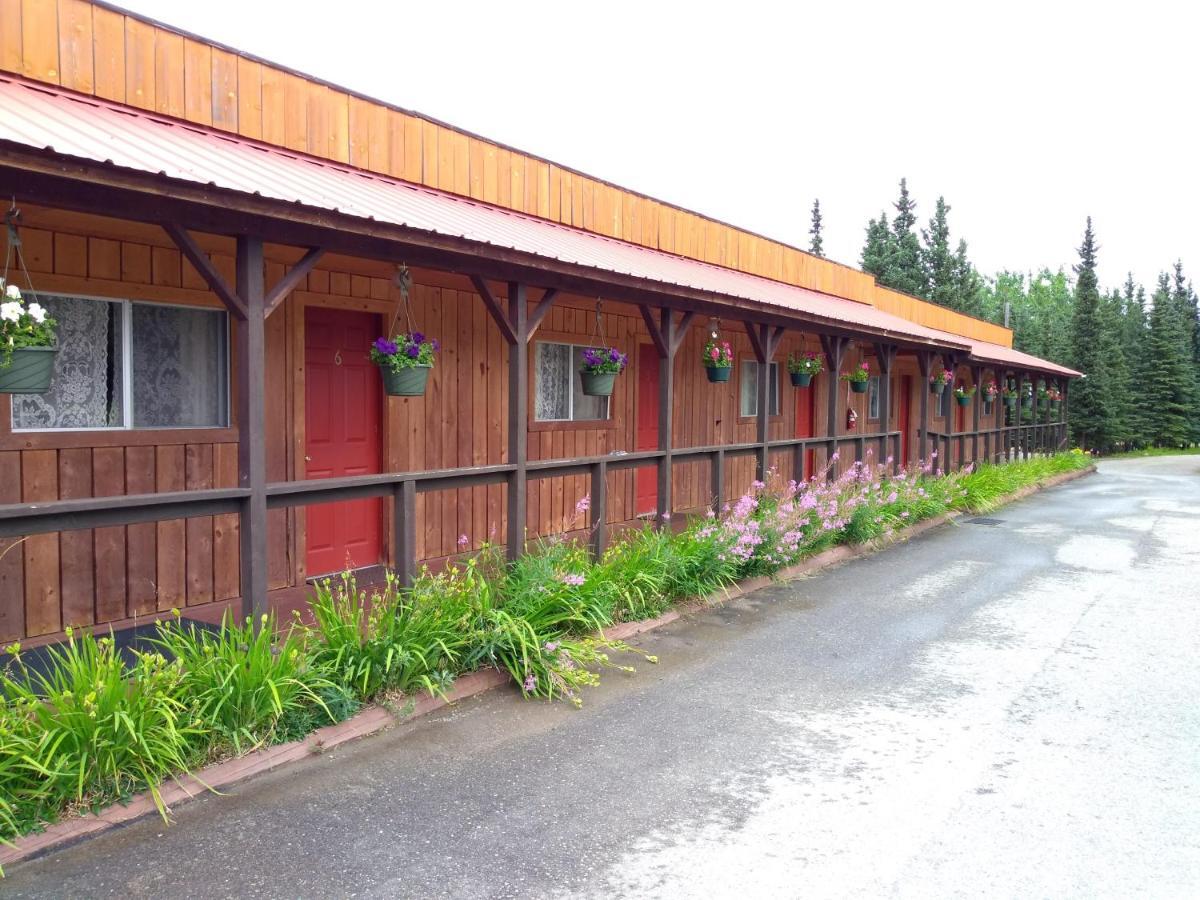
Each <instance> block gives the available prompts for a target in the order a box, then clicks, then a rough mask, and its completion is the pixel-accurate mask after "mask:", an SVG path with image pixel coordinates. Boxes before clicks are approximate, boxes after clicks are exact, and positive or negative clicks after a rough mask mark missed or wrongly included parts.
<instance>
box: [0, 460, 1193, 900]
mask: <svg viewBox="0 0 1200 900" xmlns="http://www.w3.org/2000/svg"><path fill="white" fill-rule="evenodd" d="M993 518H995V519H997V520H998V521H996V522H994V523H992V524H981V523H971V522H962V524H958V525H954V526H947V527H943V528H940V529H937V530H935V531H933V532H930V533H928V534H926V535H924V536H922V537H920V538H917V539H916V540H914V541H913V542H911V543H909V544H907V545H904V546H901V547H896V548H893V549H891V550H888V551H886V552H883V553H880V554H877V555H875V556H873V557H870V558H867V559H863V560H859V561H855V562H852V563H848V564H846V565H844V566H841V567H839V568H836V569H831V570H828V571H826V572H824V573H822V574H819V575H816V576H813V577H810V578H806V579H803V580H801V581H798V582H794V583H792V584H787V585H778V586H775V587H772V588H769V589H767V590H764V591H761V592H759V593H757V594H754V595H752V596H751V597H748V598H744V599H743V600H740V601H738V602H735V603H732V604H730V605H729V606H727V607H724V608H719V609H713V610H711V611H707V612H704V613H702V614H698V615H695V616H692V617H689V618H687V619H685V620H682V621H680V622H676V623H674V624H673V625H671V626H669V627H668V628H666V629H664V630H662V631H659V632H657V633H655V634H653V635H647V636H645V638H644V639H643V640H642V644H643V646H644V647H645V648H646V649H647V651H648V652H651V653H655V654H657V655H658V656H659V657H660V658H661V660H662V662H661V663H660V664H659V665H658V666H648V665H644V664H643V665H641V666H639V671H638V673H637V674H636V675H634V676H624V675H613V674H609V675H606V676H605V680H604V685H603V686H602V687H601V688H600V689H598V690H596V691H593V692H591V693H589V694H588V695H587V698H586V705H585V707H584V708H583V709H582V710H579V711H576V710H574V709H572V708H571V707H569V706H567V705H547V704H543V703H534V702H524V701H522V700H521V699H520V698H519V696H517V695H516V694H515V693H514V692H512V691H498V692H492V694H490V695H485V696H483V697H482V698H479V699H476V700H473V701H467V702H465V703H463V704H461V705H460V706H459V707H458V708H456V709H454V710H450V711H444V712H442V713H439V714H435V715H433V716H430V717H428V718H427V719H425V720H423V721H421V722H420V723H418V724H416V725H415V726H412V727H408V728H404V729H399V730H396V731H393V732H391V733H388V734H385V735H381V736H377V737H373V738H369V739H366V740H364V741H361V742H358V743H357V744H355V745H352V746H349V747H345V748H341V749H339V750H336V751H333V752H331V753H328V754H326V755H323V756H319V757H314V758H313V759H312V760H311V761H308V762H305V763H304V764H302V765H299V766H295V767H292V768H289V769H287V770H284V771H281V772H278V773H274V774H272V775H269V776H266V777H263V778H260V779H258V780H256V781H253V782H251V783H249V784H246V785H243V786H241V787H239V788H237V789H235V790H233V791H231V792H229V793H227V794H226V795H224V796H221V797H208V798H205V799H204V800H201V801H199V802H195V803H192V804H189V805H187V806H184V807H181V808H180V809H179V810H178V813H177V816H176V821H175V824H174V825H172V826H171V827H170V828H165V827H164V826H163V825H162V823H161V822H160V821H157V820H152V819H144V820H142V821H140V822H138V823H135V824H132V825H130V826H129V827H126V828H123V829H120V830H117V831H114V832H110V833H108V834H105V835H102V836H100V837H98V838H96V839H93V840H90V841H88V842H86V843H83V844H80V845H78V846H75V847H72V848H69V849H67V850H65V851H61V852H59V853H56V854H53V855H50V856H47V857H44V858H42V859H39V860H35V861H32V862H30V863H26V864H24V865H20V866H17V867H14V868H12V869H11V870H10V872H9V877H8V878H7V879H6V880H5V881H3V882H0V896H3V897H67V896H70V897H110V896H111V897H115V896H121V897H162V896H170V897H342V896H363V897H472V898H475V897H509V896H514V897H516V896H520V897H554V896H591V897H624V896H638V897H688V896H695V897H731V896H736V897H739V898H753V897H800V896H804V897H812V896H818V897H819V896H837V897H845V896H870V897H876V896H906V897H907V896H913V897H943V896H998V897H1027V896H1040V897H1067V896H1088V897H1094V896H1111V897H1129V896H1136V895H1141V896H1151V897H1156V898H1162V897H1189V898H1193V897H1197V896H1200V603H1198V602H1197V601H1200V457H1190V458H1188V457H1182V458H1180V457H1177V458H1159V459H1148V460H1135V461H1122V462H1111V463H1104V464H1102V465H1101V467H1100V473H1099V474H1098V475H1095V476H1091V477H1088V478H1084V479H1081V480H1079V481H1076V482H1073V483H1071V484H1069V485H1065V486H1062V487H1060V488H1056V489H1054V490H1051V491H1048V492H1045V493H1042V494H1039V495H1036V496H1034V497H1032V498H1029V499H1027V500H1025V501H1022V502H1020V503H1017V504H1014V505H1012V506H1009V507H1006V508H1004V509H1002V510H1000V511H999V512H997V513H995V514H994V515H993Z"/></svg>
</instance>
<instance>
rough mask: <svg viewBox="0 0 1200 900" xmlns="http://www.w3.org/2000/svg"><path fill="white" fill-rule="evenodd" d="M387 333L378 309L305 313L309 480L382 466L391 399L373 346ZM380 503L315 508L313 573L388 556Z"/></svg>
mask: <svg viewBox="0 0 1200 900" xmlns="http://www.w3.org/2000/svg"><path fill="white" fill-rule="evenodd" d="M378 333H379V322H378V316H375V315H373V314H371V313H360V312H347V311H343V310H336V309H321V308H316V307H308V308H307V310H306V311H305V316H304V441H305V457H304V460H305V465H304V470H305V473H304V474H305V477H307V478H339V477H342V476H347V475H369V474H375V473H377V472H379V471H380V463H381V459H382V455H383V454H382V437H381V435H382V418H383V402H382V388H381V386H380V381H379V373H378V371H376V368H375V366H374V365H372V363H371V360H370V358H369V356H368V355H367V354H368V351H369V349H370V346H371V341H372V340H374V339H375V337H376V335H378ZM382 520H383V508H382V502H381V501H380V500H377V499H375V500H354V501H348V502H344V503H322V504H319V505H315V506H310V507H308V508H307V516H306V525H307V549H306V554H305V558H306V562H307V570H306V571H307V573H308V576H309V577H313V576H318V575H327V574H330V573H333V572H340V571H342V570H343V569H347V568H350V569H357V568H362V567H364V566H371V565H375V564H377V563H379V562H381V560H382V556H381V553H380V549H381V543H382V527H383V526H382Z"/></svg>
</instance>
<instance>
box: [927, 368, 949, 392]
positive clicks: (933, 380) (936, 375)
mask: <svg viewBox="0 0 1200 900" xmlns="http://www.w3.org/2000/svg"><path fill="white" fill-rule="evenodd" d="M953 380H954V373H953V372H951V371H950V370H949V369H938V370H937V371H936V372H930V373H929V393H931V394H937V395H938V396H939V397H940V396H941V395H942V394H943V393H945V391H946V385H948V384H949V383H950V382H952V381H953Z"/></svg>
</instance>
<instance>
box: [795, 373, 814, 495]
mask: <svg viewBox="0 0 1200 900" xmlns="http://www.w3.org/2000/svg"><path fill="white" fill-rule="evenodd" d="M816 389H817V387H816V382H812V383H810V385H809V386H808V387H806V388H796V389H795V390H794V391H792V393H793V394H795V395H796V437H798V438H806V437H812V436H813V434H814V433H815V432H816V406H815V404H814V403H813V393H814V392H815V391H816ZM816 464H817V453H816V451H815V450H808V451H806V452H805V454H804V472H803V473H800V472H793V473H792V477H793V478H795V479H796V480H797V481H806V480H808V479H809V478H811V477H812V476H813V474H814V473H813V468H814V467H815V466H816Z"/></svg>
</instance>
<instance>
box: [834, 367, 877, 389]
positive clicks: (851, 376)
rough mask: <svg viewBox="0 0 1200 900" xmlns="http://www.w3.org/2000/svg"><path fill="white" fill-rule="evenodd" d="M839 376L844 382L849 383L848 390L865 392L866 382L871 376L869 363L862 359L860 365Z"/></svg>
mask: <svg viewBox="0 0 1200 900" xmlns="http://www.w3.org/2000/svg"><path fill="white" fill-rule="evenodd" d="M839 377H840V378H841V380H842V381H844V382H846V384H848V385H850V390H852V391H854V393H856V394H865V393H866V392H867V384H868V382H869V381H870V378H871V364H870V363H868V362H865V361H864V362H863V363H862V364H861V365H859V366H857V367H855V368H853V369H851V370H850V371H849V372H846V373H844V374H843V375H840V376H839Z"/></svg>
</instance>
